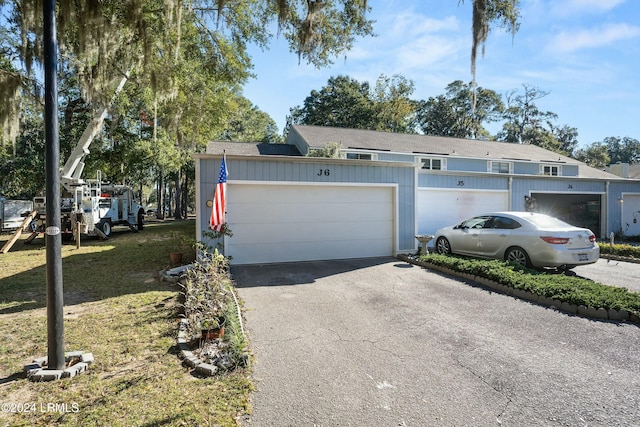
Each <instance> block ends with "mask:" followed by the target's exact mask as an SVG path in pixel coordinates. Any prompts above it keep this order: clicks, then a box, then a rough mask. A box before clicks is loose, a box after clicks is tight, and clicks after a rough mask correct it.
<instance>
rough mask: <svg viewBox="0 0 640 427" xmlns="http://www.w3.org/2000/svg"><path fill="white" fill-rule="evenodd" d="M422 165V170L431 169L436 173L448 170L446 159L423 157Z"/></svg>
mask: <svg viewBox="0 0 640 427" xmlns="http://www.w3.org/2000/svg"><path fill="white" fill-rule="evenodd" d="M420 162H421V163H422V169H430V170H434V171H440V170H446V169H447V162H446V160H445V159H434V158H430V157H423V158H421V159H420Z"/></svg>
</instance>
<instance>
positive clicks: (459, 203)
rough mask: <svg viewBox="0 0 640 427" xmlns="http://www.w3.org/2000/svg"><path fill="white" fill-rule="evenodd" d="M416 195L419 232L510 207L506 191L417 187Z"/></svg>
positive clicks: (429, 232) (429, 231) (433, 231)
mask: <svg viewBox="0 0 640 427" xmlns="http://www.w3.org/2000/svg"><path fill="white" fill-rule="evenodd" d="M417 198H418V200H417V212H418V214H417V217H418V234H434V233H435V232H436V230H438V229H439V228H442V227H446V226H448V225H454V224H457V223H458V222H461V221H463V220H465V219H467V218H470V217H472V216H474V215H479V214H483V213H486V212H496V211H506V210H508V208H509V193H508V192H507V191H488V190H440V189H438V190H435V189H419V190H418V197H417Z"/></svg>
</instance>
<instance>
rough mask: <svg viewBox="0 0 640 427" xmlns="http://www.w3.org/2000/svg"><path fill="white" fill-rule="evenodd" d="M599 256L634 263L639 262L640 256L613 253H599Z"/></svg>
mask: <svg viewBox="0 0 640 427" xmlns="http://www.w3.org/2000/svg"><path fill="white" fill-rule="evenodd" d="M600 258H604V259H610V260H613V261H624V262H631V263H634V264H640V258H633V257H628V256H621V255H613V254H602V253H601V254H600Z"/></svg>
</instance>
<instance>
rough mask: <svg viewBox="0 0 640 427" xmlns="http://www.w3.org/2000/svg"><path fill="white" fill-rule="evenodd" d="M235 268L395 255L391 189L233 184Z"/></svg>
mask: <svg viewBox="0 0 640 427" xmlns="http://www.w3.org/2000/svg"><path fill="white" fill-rule="evenodd" d="M227 193H228V196H227V197H228V198H227V203H228V204H227V207H228V208H227V220H228V221H229V228H230V229H231V230H232V232H233V236H231V237H229V238H227V239H226V248H225V249H226V251H225V252H226V254H227V255H230V256H232V257H233V259H234V261H233V262H234V263H236V264H249V263H267V262H287V261H306V260H319V259H340V258H359V257H373V256H389V255H393V246H394V244H393V242H394V235H395V231H394V230H395V226H394V224H395V222H394V215H395V208H394V188H393V187H390V186H349V185H347V186H340V185H337V186H336V185H326V186H325V185H288V184H231V183H230V184H229V190H228V192H227Z"/></svg>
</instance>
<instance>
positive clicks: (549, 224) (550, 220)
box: [527, 215, 573, 228]
mask: <svg viewBox="0 0 640 427" xmlns="http://www.w3.org/2000/svg"><path fill="white" fill-rule="evenodd" d="M527 220H529V222H531V223H533V224H534V225H535V226H536V227H538V228H566V227H573V226H572V225H570V224H567V223H566V222H564V221H561V220H559V219H558V218H554V217H552V216H547V215H531V216H530V217H527Z"/></svg>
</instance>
